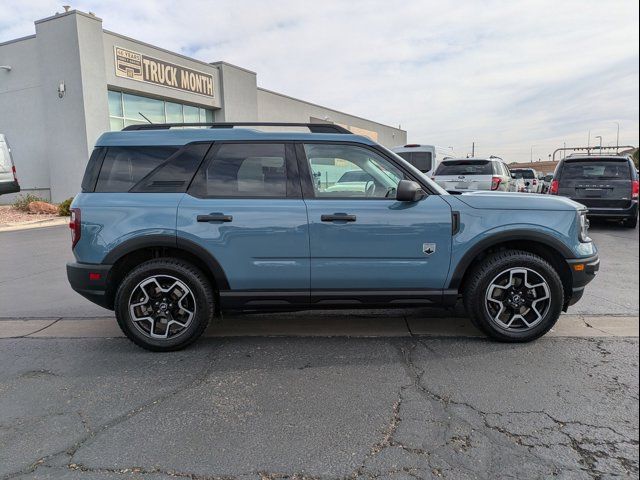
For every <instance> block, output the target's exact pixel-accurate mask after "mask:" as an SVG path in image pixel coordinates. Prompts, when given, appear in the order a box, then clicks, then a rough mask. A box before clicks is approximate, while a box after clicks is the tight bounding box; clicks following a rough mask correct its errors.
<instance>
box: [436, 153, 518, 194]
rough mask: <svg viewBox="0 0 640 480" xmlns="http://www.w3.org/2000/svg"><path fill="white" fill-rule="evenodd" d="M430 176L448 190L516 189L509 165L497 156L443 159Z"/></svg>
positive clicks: (502, 190)
mask: <svg viewBox="0 0 640 480" xmlns="http://www.w3.org/2000/svg"><path fill="white" fill-rule="evenodd" d="M432 178H433V180H435V181H436V182H437V183H438V185H440V186H441V187H442V188H444V189H445V190H448V191H467V190H493V191H501V192H513V191H516V188H515V182H514V181H513V179H512V178H511V173H510V172H509V167H507V165H506V163H504V160H502V159H501V158H498V157H489V158H451V159H447V160H443V161H442V163H440V166H438V168H437V169H436V171H435V174H434V175H433V177H432Z"/></svg>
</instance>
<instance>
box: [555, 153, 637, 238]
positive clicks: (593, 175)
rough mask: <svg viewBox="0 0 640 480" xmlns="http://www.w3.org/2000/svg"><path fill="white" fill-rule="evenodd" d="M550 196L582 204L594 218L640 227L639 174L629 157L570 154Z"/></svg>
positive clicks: (556, 178)
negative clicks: (639, 206) (560, 196)
mask: <svg viewBox="0 0 640 480" xmlns="http://www.w3.org/2000/svg"><path fill="white" fill-rule="evenodd" d="M549 193H550V194H552V195H562V196H565V197H569V198H571V199H572V200H575V201H576V202H578V203H581V204H582V205H584V206H585V207H587V209H588V215H589V216H591V217H600V218H607V219H617V220H622V224H623V225H624V226H625V227H629V228H636V225H637V224H638V173H637V171H636V168H635V165H634V164H633V161H632V160H631V158H629V157H628V156H618V155H608V156H593V155H583V154H582V155H571V156H569V157H566V158H563V159H562V160H560V162H559V163H558V166H557V167H556V171H555V174H554V177H553V182H552V183H551V188H550V190H549Z"/></svg>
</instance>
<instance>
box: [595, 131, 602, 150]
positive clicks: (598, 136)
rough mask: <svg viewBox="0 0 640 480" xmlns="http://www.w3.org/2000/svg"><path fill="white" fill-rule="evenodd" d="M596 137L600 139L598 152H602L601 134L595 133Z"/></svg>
mask: <svg viewBox="0 0 640 480" xmlns="http://www.w3.org/2000/svg"><path fill="white" fill-rule="evenodd" d="M596 138H599V139H600V152H601V153H602V135H596Z"/></svg>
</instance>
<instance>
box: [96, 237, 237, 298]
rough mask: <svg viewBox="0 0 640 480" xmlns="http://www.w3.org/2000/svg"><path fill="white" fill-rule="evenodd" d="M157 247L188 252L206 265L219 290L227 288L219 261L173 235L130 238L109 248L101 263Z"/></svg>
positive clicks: (203, 250)
mask: <svg viewBox="0 0 640 480" xmlns="http://www.w3.org/2000/svg"><path fill="white" fill-rule="evenodd" d="M157 247H169V248H175V249H178V250H184V251H185V252H188V253H190V254H191V255H193V256H195V257H196V258H198V259H199V260H200V261H201V262H202V263H204V264H205V265H206V266H207V268H208V269H209V271H210V272H211V274H212V275H213V277H214V278H215V280H216V284H217V286H218V289H219V290H229V280H228V279H227V275H226V274H225V272H224V270H223V268H222V266H221V265H220V262H218V260H217V259H216V258H215V257H214V256H213V255H212V254H211V253H210V252H209V251H208V250H207V249H205V248H204V247H202V246H200V245H198V244H197V243H195V242H193V241H191V240H188V239H186V238H179V237H176V236H175V235H167V234H153V235H144V236H140V237H134V238H130V239H128V240H125V241H124V242H122V243H121V244H119V245H118V246H117V247H115V248H114V249H113V250H111V251H110V252H109V253H108V254H107V255H106V256H105V257H104V259H103V260H102V264H103V265H113V264H115V263H116V262H117V261H118V260H120V259H121V258H122V257H124V256H125V255H128V254H129V253H132V252H135V251H136V250H142V249H145V248H157Z"/></svg>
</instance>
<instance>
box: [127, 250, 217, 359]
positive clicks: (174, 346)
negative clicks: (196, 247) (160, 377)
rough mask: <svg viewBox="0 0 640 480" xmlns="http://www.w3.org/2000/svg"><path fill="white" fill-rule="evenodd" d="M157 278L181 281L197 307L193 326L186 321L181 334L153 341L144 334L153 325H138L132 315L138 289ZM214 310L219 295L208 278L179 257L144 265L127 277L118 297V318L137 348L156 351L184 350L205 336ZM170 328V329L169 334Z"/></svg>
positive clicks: (162, 259) (153, 339)
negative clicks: (134, 294) (131, 301)
mask: <svg viewBox="0 0 640 480" xmlns="http://www.w3.org/2000/svg"><path fill="white" fill-rule="evenodd" d="M154 276H158V277H157V278H161V279H163V278H168V277H171V278H173V279H177V280H178V281H179V282H182V283H183V284H184V285H185V286H186V287H187V288H188V289H190V290H191V292H190V293H192V299H193V301H192V303H193V305H194V307H195V311H194V312H193V316H192V317H191V320H190V322H189V323H187V322H185V324H186V326H185V327H184V329H182V330H181V331H180V333H178V334H176V335H175V336H173V337H170V338H163V339H158V338H151V336H150V335H149V334H147V333H145V332H144V327H147V328H148V327H149V325H150V324H147V323H144V322H142V323H140V322H138V325H141V327H138V326H136V322H134V321H133V320H132V318H131V314H130V312H129V300H130V299H131V297H132V294H133V293H134V290H135V289H136V288H138V287H139V284H140V283H141V282H144V281H145V279H148V278H150V277H154ZM162 295H165V294H164V293H163V294H162ZM214 307H215V296H214V292H213V288H212V286H211V283H210V282H209V280H208V279H207V277H206V276H205V275H204V274H203V273H202V272H201V271H200V270H199V269H198V268H196V267H195V266H193V265H192V264H190V263H189V262H186V261H183V260H179V259H175V258H158V259H154V260H148V261H146V262H144V263H141V264H140V265H138V266H137V267H136V268H134V269H133V270H131V271H130V272H129V273H128V274H127V275H126V276H125V277H124V279H123V280H122V282H121V283H120V285H119V286H118V290H117V292H116V297H115V313H116V319H117V320H118V325H119V326H120V328H121V329H122V331H123V332H124V334H125V335H126V336H127V338H129V340H131V341H132V342H133V343H135V344H136V345H138V346H140V347H142V348H145V349H147V350H151V351H154V352H169V351H174V350H180V349H182V348H185V347H186V346H187V345H189V344H191V343H193V342H194V341H195V340H197V339H198V337H200V335H202V333H203V332H204V330H205V329H206V328H207V325H208V324H209V321H210V320H211V319H212V318H213V315H214V311H215V309H214ZM154 325H155V323H154ZM154 328H155V327H154ZM178 328H180V327H178ZM149 329H150V328H149ZM168 329H169V327H168V326H167V328H166V330H165V331H168Z"/></svg>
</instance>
